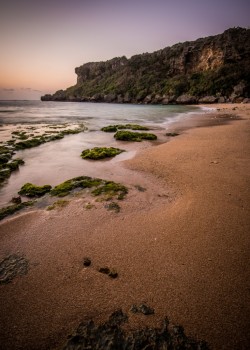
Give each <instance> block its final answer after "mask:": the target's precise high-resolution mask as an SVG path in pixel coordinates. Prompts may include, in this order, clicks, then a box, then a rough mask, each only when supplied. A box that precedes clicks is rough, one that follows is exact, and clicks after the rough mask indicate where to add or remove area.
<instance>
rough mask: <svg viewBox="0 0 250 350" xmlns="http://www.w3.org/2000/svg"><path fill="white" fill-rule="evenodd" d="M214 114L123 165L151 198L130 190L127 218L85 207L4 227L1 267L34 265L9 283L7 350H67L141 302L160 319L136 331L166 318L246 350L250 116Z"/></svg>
mask: <svg viewBox="0 0 250 350" xmlns="http://www.w3.org/2000/svg"><path fill="white" fill-rule="evenodd" d="M217 108H219V109H220V110H219V111H218V112H216V111H215V112H214V113H213V114H211V115H207V114H206V115H204V116H202V115H201V116H198V117H196V118H195V119H193V120H192V122H191V124H190V126H193V125H196V126H198V125H202V127H200V128H188V125H185V127H183V125H173V129H174V130H173V131H176V130H181V135H179V136H178V137H175V138H172V139H171V141H170V142H167V143H164V144H161V145H157V146H155V147H152V148H149V149H146V150H142V151H141V152H140V153H139V154H138V155H137V156H136V157H135V158H133V159H131V160H127V161H125V162H124V163H125V169H126V167H127V168H129V169H133V170H134V171H136V172H139V173H140V175H141V174H142V175H143V174H145V177H147V178H148V179H150V180H151V181H152V183H153V185H154V192H155V193H154V195H152V193H151V192H150V191H145V192H139V191H138V196H137V195H136V193H135V192H133V194H132V195H129V196H128V198H127V199H125V200H124V201H123V202H122V203H121V207H122V210H121V211H120V212H119V213H114V212H111V211H110V212H109V211H107V210H105V209H103V208H97V209H91V210H85V209H83V205H82V202H81V200H80V199H78V200H75V201H73V202H72V203H70V204H69V205H68V206H66V207H65V208H63V209H62V210H55V211H31V212H30V213H25V214H21V215H17V216H14V217H12V218H9V219H5V220H3V221H2V222H1V224H0V231H1V235H0V260H2V259H4V258H5V257H7V256H9V255H11V254H17V255H20V256H23V257H25V258H26V259H27V260H28V261H29V269H28V273H27V274H26V275H24V276H21V277H16V278H15V279H13V281H12V282H11V283H8V284H4V285H0V303H1V311H0V312H1V318H0V323H1V325H0V348H1V349H57V348H58V349H60V348H62V346H63V345H64V344H65V343H66V341H67V335H69V334H72V332H74V330H75V329H76V328H77V326H78V325H79V323H80V322H81V321H86V320H89V319H91V318H92V319H94V320H95V321H96V322H103V321H105V320H106V319H107V318H108V316H109V315H110V314H111V313H112V312H114V311H115V310H117V309H119V308H122V309H123V311H125V312H126V313H129V309H130V308H131V306H132V305H133V304H141V303H146V304H147V305H149V306H151V307H153V308H154V309H155V314H154V315H150V316H144V315H131V314H130V322H129V327H131V328H139V327H142V326H145V325H148V326H154V327H155V326H159V325H160V324H161V321H162V320H163V318H164V317H165V316H168V317H169V319H170V321H171V322H172V323H174V324H181V325H182V326H183V327H184V329H185V332H186V334H188V335H191V336H194V337H197V338H198V339H204V340H206V341H207V342H208V343H209V345H210V347H211V349H218V350H219V349H228V350H229V349H248V348H249V346H250V345H249V344H250V343H249V329H250V327H249V326H250V324H249V287H250V286H249V281H250V279H249V277H250V276H249V226H250V225H249V224H250V210H249V203H250V186H249V182H250V181H249V174H250V162H249V158H250V146H249V144H250V143H249V140H250V107H249V106H248V105H221V106H219V105H218V106H217ZM235 108H236V109H235ZM233 109H234V110H233ZM225 114H226V115H227V116H228V114H230V115H231V116H232V115H237V116H239V117H241V119H238V118H236V119H238V120H233V119H235V118H234V117H233V118H230V117H229V118H228V117H227V118H225ZM231 119H232V120H233V121H232V122H230V120H231ZM187 123H188V122H187ZM189 123H190V122H189ZM212 125H215V126H212ZM120 182H123V183H124V184H126V170H125V171H124V181H122V180H121V181H120ZM140 198H141V199H140ZM145 202H146V203H147V205H146V206H145ZM84 257H89V258H90V259H91V261H92V264H91V265H90V266H89V267H83V264H82V262H83V258H84ZM104 266H108V267H111V268H114V269H115V270H116V271H117V272H118V278H116V279H110V278H109V277H108V276H107V275H105V274H101V273H99V272H98V268H99V267H104Z"/></svg>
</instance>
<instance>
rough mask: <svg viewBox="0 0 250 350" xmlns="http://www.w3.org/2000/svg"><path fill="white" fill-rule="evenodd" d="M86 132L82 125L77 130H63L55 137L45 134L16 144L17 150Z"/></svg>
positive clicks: (54, 135)
mask: <svg viewBox="0 0 250 350" xmlns="http://www.w3.org/2000/svg"><path fill="white" fill-rule="evenodd" d="M60 129H61V128H60ZM85 130H86V127H84V125H82V124H81V126H80V127H79V128H77V129H68V130H61V131H60V132H59V133H57V134H53V135H49V134H48V133H46V132H45V133H44V134H43V135H41V136H36V137H33V138H31V139H28V140H23V141H19V142H16V144H15V150H23V149H26V148H32V147H37V146H40V145H42V144H43V143H46V142H51V141H56V140H61V139H63V138H64V136H65V135H74V134H79V133H80V132H83V131H85Z"/></svg>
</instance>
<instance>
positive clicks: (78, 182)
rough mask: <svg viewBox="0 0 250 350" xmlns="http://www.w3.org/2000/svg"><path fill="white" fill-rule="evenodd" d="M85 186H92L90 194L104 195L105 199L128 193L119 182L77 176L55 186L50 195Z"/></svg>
mask: <svg viewBox="0 0 250 350" xmlns="http://www.w3.org/2000/svg"><path fill="white" fill-rule="evenodd" d="M85 188H94V189H93V190H92V192H91V194H92V195H93V196H99V195H105V196H106V200H108V199H112V198H113V197H114V196H116V197H117V199H123V198H124V197H125V196H126V194H127V193H128V189H127V188H126V187H125V186H123V185H121V184H119V183H115V182H113V181H106V180H102V179H98V178H91V177H89V176H78V177H75V178H73V179H70V180H67V181H65V182H63V183H61V184H59V185H57V186H55V187H54V188H53V189H52V190H51V191H50V195H51V196H57V197H65V196H67V195H69V194H70V193H71V192H72V191H73V190H75V189H85Z"/></svg>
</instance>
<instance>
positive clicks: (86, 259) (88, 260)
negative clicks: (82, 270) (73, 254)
mask: <svg viewBox="0 0 250 350" xmlns="http://www.w3.org/2000/svg"><path fill="white" fill-rule="evenodd" d="M90 265H91V260H90V259H89V258H83V266H85V267H88V266H90Z"/></svg>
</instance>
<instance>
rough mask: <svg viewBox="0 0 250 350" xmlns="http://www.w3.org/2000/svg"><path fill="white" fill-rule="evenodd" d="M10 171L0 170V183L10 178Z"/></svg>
mask: <svg viewBox="0 0 250 350" xmlns="http://www.w3.org/2000/svg"><path fill="white" fill-rule="evenodd" d="M10 174H11V171H10V169H8V168H6V169H2V170H0V182H3V181H4V180H6V179H8V177H10Z"/></svg>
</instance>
